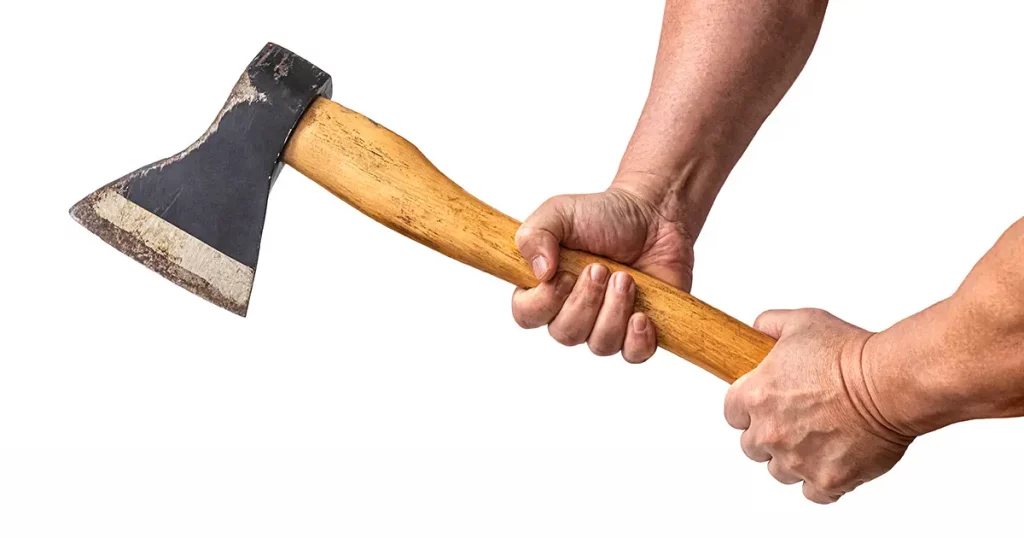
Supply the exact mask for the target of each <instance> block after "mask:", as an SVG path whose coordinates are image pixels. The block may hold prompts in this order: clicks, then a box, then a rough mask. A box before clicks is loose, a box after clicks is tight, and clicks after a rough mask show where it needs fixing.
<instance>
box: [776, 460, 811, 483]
mask: <svg viewBox="0 0 1024 538" xmlns="http://www.w3.org/2000/svg"><path fill="white" fill-rule="evenodd" d="M768 474H770V475H772V477H773V478H775V479H776V480H778V481H779V482H782V483H783V484H786V485H787V486H788V485H790V484H796V483H797V482H799V481H801V480H803V478H800V477H799V476H797V474H796V473H795V472H794V471H793V470H792V469H789V468H788V467H786V466H785V465H783V464H782V460H781V459H780V458H774V457H773V458H772V459H771V461H769V462H768Z"/></svg>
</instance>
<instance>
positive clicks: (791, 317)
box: [754, 310, 797, 340]
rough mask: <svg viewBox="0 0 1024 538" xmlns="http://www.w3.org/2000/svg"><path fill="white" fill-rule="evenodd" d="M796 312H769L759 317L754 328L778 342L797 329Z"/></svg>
mask: <svg viewBox="0 0 1024 538" xmlns="http://www.w3.org/2000/svg"><path fill="white" fill-rule="evenodd" d="M796 313H797V311H796V310H768V311H765V312H764V313H762V314H761V315H760V316H757V319H755V320H754V328H755V329H757V330H758V331H761V332H763V333H764V334H767V335H768V336H771V337H772V338H774V339H776V340H778V339H780V338H782V337H783V336H785V335H786V334H788V333H790V332H792V330H793V329H794V328H795V327H796V323H797V320H796Z"/></svg>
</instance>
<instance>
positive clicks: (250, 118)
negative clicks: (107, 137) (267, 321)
mask: <svg viewBox="0 0 1024 538" xmlns="http://www.w3.org/2000/svg"><path fill="white" fill-rule="evenodd" d="M330 94H331V77H330V75H328V74H327V73H325V72H324V71H322V70H320V69H319V68H317V67H316V66H314V65H313V64H311V63H309V62H307V61H306V60H304V59H302V58H300V57H299V56H297V55H295V54H293V53H292V52H290V51H288V50H286V49H284V48H282V47H280V46H277V45H275V44H273V43H268V44H267V45H266V46H265V47H264V48H263V50H261V51H260V53H259V54H257V55H256V57H255V58H254V59H253V61H252V62H251V63H250V64H249V67H248V68H247V69H246V70H245V72H244V73H243V74H242V76H241V77H240V78H239V79H238V83H237V84H235V87H234V89H233V90H232V91H231V95H230V96H229V97H228V100H227V102H226V103H225V104H224V107H223V108H222V109H221V111H220V113H219V114H218V115H217V118H216V119H215V120H214V121H213V123H212V124H211V125H210V127H209V129H207V131H206V133H204V134H203V136H201V137H200V138H199V139H198V140H197V141H196V142H194V143H193V144H192V145H190V146H189V147H187V148H185V150H183V151H181V152H180V153H177V154H175V155H173V156H171V157H168V158H166V159H163V160H161V161H157V162H155V163H153V164H151V165H149V166H144V167H142V168H140V169H138V170H136V171H134V172H132V173H130V174H128V175H126V176H124V177H122V178H120V179H118V180H116V181H114V182H112V183H110V184H108V185H106V186H104V187H102V188H101V189H99V190H97V191H96V192H94V193H92V194H90V195H89V196H86V197H85V198H84V199H83V200H81V201H80V202H78V203H77V204H75V205H74V206H73V207H72V208H71V211H70V212H71V216H72V217H73V218H74V219H75V220H76V221H78V222H79V223H80V224H81V225H82V226H84V227H85V228H87V229H88V230H89V231H91V232H93V233H94V234H96V235H97V236H99V237H100V238H101V239H103V240H104V241H106V242H107V243H108V244H110V245H111V246H113V247H114V248H116V249H118V250H120V251H121V252H123V253H124V254H127V255H128V256H130V257H132V258H133V259H135V260H136V261H138V262H140V263H142V264H143V265H145V266H146V267H149V268H150V269H152V270H154V271H156V272H157V273H159V274H160V275H162V276H164V277H165V278H167V279H168V280H170V281H172V282H174V283H175V284H178V285H179V286H181V287H183V288H185V289H187V290H189V291H191V292H192V293H195V294H196V295H199V296H200V297H203V298H204V299H207V300H208V301H210V302H212V303H214V304H216V305H218V306H221V307H223V308H225V309H227V310H230V311H231V312H234V313H236V314H238V315H241V316H244V315H245V313H246V311H247V309H248V306H249V295H250V293H251V292H252V284H253V279H254V277H255V274H256V262H257V260H258V258H259V250H260V239H261V237H262V235H263V222H264V218H265V216H266V211H267V200H268V198H269V196H270V188H271V186H272V185H273V183H274V180H275V179H276V178H277V174H278V173H279V172H280V170H281V153H282V151H283V150H284V147H285V145H286V144H287V143H288V139H289V137H290V136H291V132H292V130H293V129H294V128H295V126H296V124H297V123H298V122H299V119H300V118H301V117H302V114H303V113H304V112H305V111H306V109H307V108H308V107H309V105H310V104H311V103H312V102H313V101H314V100H315V99H316V98H317V97H319V96H324V97H327V98H330Z"/></svg>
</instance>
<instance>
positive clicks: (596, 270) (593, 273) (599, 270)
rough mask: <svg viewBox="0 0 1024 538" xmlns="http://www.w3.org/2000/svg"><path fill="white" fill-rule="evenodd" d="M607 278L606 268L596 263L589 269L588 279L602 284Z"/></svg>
mask: <svg viewBox="0 0 1024 538" xmlns="http://www.w3.org/2000/svg"><path fill="white" fill-rule="evenodd" d="M607 278H608V268H607V267H605V266H603V265H601V264H599V263H597V264H594V265H592V266H591V267H590V279H591V280H593V281H594V282H599V283H601V284H604V281H605V280H606V279H607Z"/></svg>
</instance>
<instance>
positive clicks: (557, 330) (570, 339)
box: [548, 325, 586, 347]
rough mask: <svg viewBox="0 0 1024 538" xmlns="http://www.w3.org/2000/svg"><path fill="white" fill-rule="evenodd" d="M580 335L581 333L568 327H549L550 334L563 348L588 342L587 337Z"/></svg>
mask: <svg viewBox="0 0 1024 538" xmlns="http://www.w3.org/2000/svg"><path fill="white" fill-rule="evenodd" d="M580 333H581V331H579V330H576V329H571V328H568V327H562V326H554V325H549V326H548V334H550V335H551V338H554V339H555V341H556V342H558V343H559V344H562V345H563V346H568V347H572V346H578V345H580V344H582V343H583V342H584V341H585V340H586V337H585V336H581V335H580Z"/></svg>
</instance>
